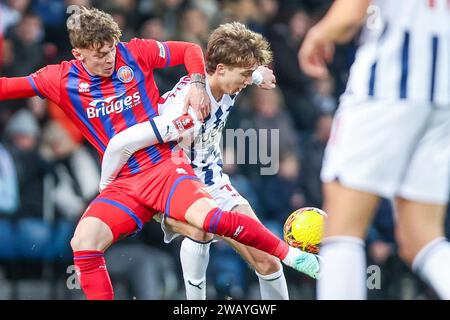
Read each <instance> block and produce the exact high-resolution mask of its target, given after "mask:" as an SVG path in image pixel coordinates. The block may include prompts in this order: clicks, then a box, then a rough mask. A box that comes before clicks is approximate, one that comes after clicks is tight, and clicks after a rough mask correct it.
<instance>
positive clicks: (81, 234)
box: [74, 184, 155, 250]
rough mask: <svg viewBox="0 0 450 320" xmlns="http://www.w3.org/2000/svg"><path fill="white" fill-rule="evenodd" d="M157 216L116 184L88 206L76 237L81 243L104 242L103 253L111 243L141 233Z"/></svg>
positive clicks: (77, 229) (76, 231)
mask: <svg viewBox="0 0 450 320" xmlns="http://www.w3.org/2000/svg"><path fill="white" fill-rule="evenodd" d="M154 214H155V213H154V212H153V211H151V210H149V209H148V208H146V207H144V206H143V205H141V204H140V203H139V202H138V201H137V200H136V199H134V198H133V197H132V196H130V195H128V194H126V193H124V192H123V190H122V189H120V188H118V185H117V184H114V185H112V186H108V187H107V188H106V189H105V190H104V191H103V192H102V193H101V194H100V195H99V196H97V198H95V199H94V200H93V201H92V202H91V203H90V204H89V207H88V208H87V209H86V211H85V213H84V214H83V216H82V217H81V219H80V222H79V223H78V226H77V228H76V230H75V235H74V238H75V240H77V241H78V242H82V243H83V242H84V243H85V242H89V243H92V242H94V243H95V244H97V243H98V242H101V243H102V244H103V246H104V248H103V250H104V249H106V248H107V247H108V246H109V245H111V244H112V243H114V242H116V241H119V240H120V239H123V238H125V237H128V236H130V235H133V234H135V233H137V232H139V231H140V230H141V229H142V227H143V225H144V224H145V223H146V222H148V221H149V220H150V219H151V218H152V217H153V215H154Z"/></svg>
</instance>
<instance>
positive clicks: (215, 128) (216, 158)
mask: <svg viewBox="0 0 450 320" xmlns="http://www.w3.org/2000/svg"><path fill="white" fill-rule="evenodd" d="M189 88H190V83H189V81H188V78H187V77H183V78H181V80H180V81H179V82H178V84H177V85H176V86H175V87H174V88H173V89H172V91H169V92H167V93H166V94H164V95H163V96H162V97H161V99H162V101H164V103H162V104H160V105H159V113H160V114H164V112H167V111H168V108H171V109H172V108H178V109H179V108H181V106H182V105H183V102H184V100H185V97H186V94H187V93H188V91H189ZM206 91H207V92H208V95H209V98H210V99H211V113H210V114H209V116H208V117H207V118H206V119H205V121H204V123H203V124H202V126H201V128H200V130H199V131H200V132H198V134H197V135H196V136H195V138H194V141H193V142H191V141H189V140H188V141H186V140H183V141H180V142H179V143H178V146H180V147H181V148H182V149H183V150H184V152H185V153H186V154H187V155H188V157H189V158H190V159H191V165H192V168H193V169H194V172H195V174H196V175H197V176H198V177H199V178H200V180H201V181H202V182H203V183H204V184H205V185H207V186H212V185H214V183H216V182H217V181H218V179H219V178H220V177H221V176H222V166H223V160H222V153H221V150H220V141H221V137H222V131H223V130H224V128H225V124H226V121H227V118H228V115H229V113H230V110H231V109H232V108H233V105H234V101H235V95H234V96H230V95H228V94H224V95H223V96H222V99H221V100H220V101H216V100H215V99H214V96H213V95H212V93H211V88H210V86H209V83H208V81H206ZM179 111H181V110H179ZM172 112H174V110H172Z"/></svg>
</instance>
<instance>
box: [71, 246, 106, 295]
mask: <svg viewBox="0 0 450 320" xmlns="http://www.w3.org/2000/svg"><path fill="white" fill-rule="evenodd" d="M73 260H74V262H75V269H76V270H77V275H78V279H79V281H80V284H81V288H82V289H83V292H84V294H85V295H86V298H87V299H88V300H113V299H114V291H113V287H112V284H111V279H110V278H109V274H108V270H106V263H105V258H104V257H103V252H102V251H96V250H83V251H74V253H73Z"/></svg>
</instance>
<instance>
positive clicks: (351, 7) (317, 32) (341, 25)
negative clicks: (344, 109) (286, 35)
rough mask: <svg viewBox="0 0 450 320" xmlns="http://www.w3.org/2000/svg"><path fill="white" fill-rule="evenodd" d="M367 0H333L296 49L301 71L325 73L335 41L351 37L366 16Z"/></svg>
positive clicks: (312, 75)
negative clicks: (325, 12) (328, 8)
mask: <svg viewBox="0 0 450 320" xmlns="http://www.w3.org/2000/svg"><path fill="white" fill-rule="evenodd" d="M370 2H371V1H370V0H358V1H354V0H336V1H335V2H334V3H333V5H332V6H331V8H330V10H328V12H327V14H326V15H325V17H324V18H323V19H322V20H320V21H319V22H318V23H317V24H316V25H315V26H313V27H312V28H311V29H310V30H309V32H308V33H307V34H306V37H305V39H304V40H303V44H302V46H301V48H300V50H299V53H298V60H299V64H300V66H301V68H302V69H303V71H304V72H305V73H306V74H307V75H309V76H311V77H316V78H320V77H325V76H327V75H328V70H327V66H326V65H327V63H329V62H331V60H332V59H333V56H334V45H335V44H337V43H346V42H348V41H350V40H351V39H352V38H353V37H354V36H355V34H356V33H357V32H358V30H359V28H360V27H361V25H362V24H363V22H364V20H365V18H366V12H367V8H368V7H369V4H370Z"/></svg>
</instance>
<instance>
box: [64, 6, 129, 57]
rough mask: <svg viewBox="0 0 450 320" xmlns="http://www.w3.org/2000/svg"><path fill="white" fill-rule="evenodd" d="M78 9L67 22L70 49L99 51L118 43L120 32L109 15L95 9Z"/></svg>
mask: <svg viewBox="0 0 450 320" xmlns="http://www.w3.org/2000/svg"><path fill="white" fill-rule="evenodd" d="M78 9H79V10H77V11H78V12H75V13H74V14H72V15H71V16H70V17H69V20H68V21H67V30H68V31H69V39H70V44H71V45H72V47H74V48H79V49H95V50H99V49H100V48H102V47H103V46H104V45H105V44H109V43H115V42H118V41H119V39H120V36H121V35H122V32H121V31H120V28H119V26H118V25H117V23H116V22H115V21H114V19H113V18H112V16H111V15H110V14H108V13H106V12H103V11H100V10H98V9H96V8H89V9H88V8H86V7H79V8H78Z"/></svg>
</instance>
